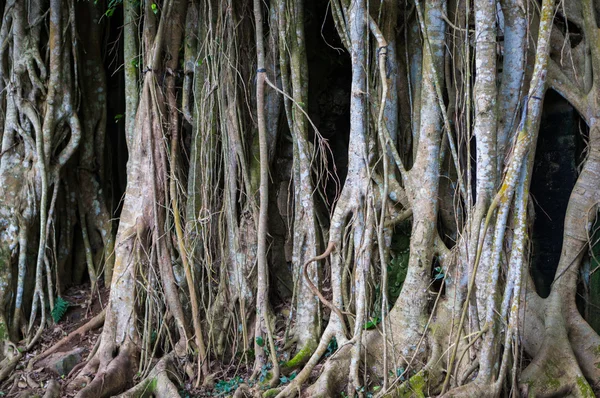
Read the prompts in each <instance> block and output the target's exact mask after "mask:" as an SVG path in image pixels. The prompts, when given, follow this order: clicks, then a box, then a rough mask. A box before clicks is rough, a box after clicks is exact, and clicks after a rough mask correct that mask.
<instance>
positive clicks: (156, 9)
mask: <svg viewBox="0 0 600 398" xmlns="http://www.w3.org/2000/svg"><path fill="white" fill-rule="evenodd" d="M150 8H152V12H153V13H154V15H156V14H158V6H157V5H156V3H152V5H151V6H150Z"/></svg>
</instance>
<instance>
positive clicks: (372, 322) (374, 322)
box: [363, 316, 381, 330]
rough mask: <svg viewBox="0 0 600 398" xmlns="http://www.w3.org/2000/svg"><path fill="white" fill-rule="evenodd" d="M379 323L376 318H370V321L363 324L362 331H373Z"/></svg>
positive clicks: (378, 319) (379, 319) (378, 318)
mask: <svg viewBox="0 0 600 398" xmlns="http://www.w3.org/2000/svg"><path fill="white" fill-rule="evenodd" d="M380 322H381V318H380V317H378V316H376V317H373V318H371V320H370V321H368V322H367V323H365V325H364V326H363V329H365V330H370V329H374V328H375V326H377V325H378V324H379V323H380Z"/></svg>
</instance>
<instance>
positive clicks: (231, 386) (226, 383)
mask: <svg viewBox="0 0 600 398" xmlns="http://www.w3.org/2000/svg"><path fill="white" fill-rule="evenodd" d="M243 382H244V379H242V377H241V376H236V377H234V378H233V379H229V380H219V381H217V383H216V384H215V389H214V391H213V396H215V397H216V396H220V395H230V394H231V393H233V392H234V391H235V390H237V388H238V387H239V386H240V384H242V383H243Z"/></svg>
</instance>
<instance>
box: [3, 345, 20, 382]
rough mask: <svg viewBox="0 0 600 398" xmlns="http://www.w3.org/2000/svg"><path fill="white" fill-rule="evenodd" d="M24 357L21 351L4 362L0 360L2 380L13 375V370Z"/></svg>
mask: <svg viewBox="0 0 600 398" xmlns="http://www.w3.org/2000/svg"><path fill="white" fill-rule="evenodd" d="M22 357H23V354H22V353H21V352H17V354H16V355H15V356H14V357H13V358H11V359H8V358H5V359H4V360H3V361H2V362H0V382H2V381H4V380H5V379H6V378H7V377H9V376H10V375H12V373H13V370H14V369H15V367H16V366H17V364H18V363H19V361H20V360H21V358H22Z"/></svg>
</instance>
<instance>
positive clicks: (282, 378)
mask: <svg viewBox="0 0 600 398" xmlns="http://www.w3.org/2000/svg"><path fill="white" fill-rule="evenodd" d="M295 378H296V372H293V373H292V374H291V375H289V376H287V377H286V376H282V377H280V378H279V381H280V382H281V384H285V383H289V382H290V381H292V380H294V379H295Z"/></svg>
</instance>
